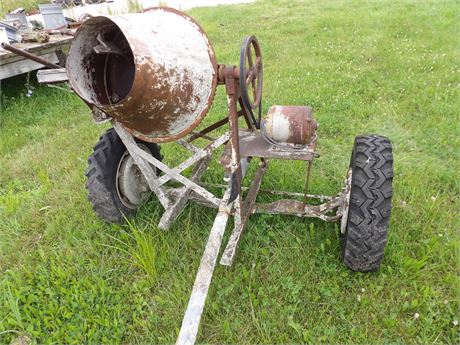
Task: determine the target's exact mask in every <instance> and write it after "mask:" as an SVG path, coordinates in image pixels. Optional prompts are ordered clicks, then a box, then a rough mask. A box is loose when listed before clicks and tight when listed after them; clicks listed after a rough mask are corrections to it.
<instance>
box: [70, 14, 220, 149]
mask: <svg viewBox="0 0 460 345" xmlns="http://www.w3.org/2000/svg"><path fill="white" fill-rule="evenodd" d="M66 66H67V74H68V78H69V82H70V85H71V86H72V89H73V90H74V91H75V92H76V93H77V94H78V95H79V96H80V97H81V98H82V99H83V100H84V101H85V102H86V103H87V104H88V105H89V106H90V107H96V108H98V109H100V110H101V111H103V112H104V113H106V114H107V115H109V116H110V117H112V118H113V120H114V121H117V122H119V123H120V124H121V125H123V126H124V127H125V128H126V129H127V130H128V131H129V132H131V133H132V134H133V135H134V136H136V137H138V138H140V139H142V140H145V141H150V142H168V141H173V140H176V139H179V138H181V137H183V136H184V135H186V134H187V133H189V132H190V131H192V130H193V128H195V127H196V126H197V125H198V124H199V123H200V122H201V120H202V119H203V118H204V116H205V115H206V113H207V111H208V109H209V107H210V105H211V102H212V99H213V97H214V93H215V89H216V86H217V64H216V59H215V55H214V51H213V49H212V47H211V45H210V43H209V40H208V38H207V37H206V34H205V33H204V31H203V30H202V29H201V27H200V26H199V25H198V24H197V23H196V22H195V21H194V20H193V19H192V18H190V17H189V16H187V15H186V14H184V13H182V12H180V11H177V10H174V9H170V8H153V9H150V10H149V11H147V12H144V13H137V14H127V15H115V16H98V17H92V18H90V19H88V20H87V21H85V22H84V23H83V24H82V26H81V27H80V28H79V29H78V30H77V32H76V35H75V38H74V39H73V41H72V44H71V47H70V51H69V55H68V59H67V64H66Z"/></svg>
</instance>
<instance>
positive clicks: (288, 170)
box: [0, 0, 460, 344]
mask: <svg viewBox="0 0 460 345" xmlns="http://www.w3.org/2000/svg"><path fill="white" fill-rule="evenodd" d="M190 13H191V15H192V16H193V17H194V18H196V19H197V20H198V22H200V23H201V25H202V26H203V27H204V28H205V30H206V31H207V32H208V34H209V36H210V39H211V41H212V42H213V44H214V48H215V51H216V54H217V57H218V61H219V62H222V63H224V62H225V63H237V61H238V55H239V49H240V44H241V43H242V39H243V37H244V36H245V35H248V34H254V35H256V36H257V37H258V39H259V41H260V43H261V45H262V53H263V59H264V70H265V76H264V81H265V86H264V109H265V110H267V109H268V107H269V106H270V105H274V104H308V105H311V106H313V107H314V109H315V117H316V119H317V120H318V122H319V123H320V127H319V136H320V137H319V145H318V149H319V151H320V153H321V154H322V156H321V158H320V159H318V160H317V161H316V162H315V165H314V169H313V177H312V183H311V189H312V192H317V193H325V194H334V193H335V192H336V191H337V190H338V189H339V188H340V187H341V184H342V181H343V179H344V176H345V171H346V168H347V165H348V161H349V157H350V151H351V146H352V143H353V139H354V136H355V135H358V134H365V133H378V134H382V135H386V136H388V137H389V138H390V139H391V140H392V142H393V145H394V158H395V161H394V165H395V175H394V197H393V213H392V218H391V228H390V234H389V241H388V245H387V250H386V257H385V259H384V261H383V264H382V267H381V269H380V271H379V272H376V273H373V274H358V273H353V272H351V271H349V270H348V269H347V268H346V267H344V266H343V265H342V264H341V262H340V260H339V237H338V228H337V225H334V224H326V223H323V222H321V221H319V220H304V219H298V218H295V217H283V216H270V215H256V216H253V217H251V220H250V224H249V226H248V228H247V232H246V233H245V235H244V237H243V240H242V242H241V245H240V251H239V254H238V257H237V260H236V263H235V264H234V266H233V267H232V268H229V269H228V268H224V267H222V266H218V267H217V269H216V271H215V275H214V279H213V282H212V285H211V289H210V291H209V296H208V300H207V303H206V307H205V312H204V314H203V318H202V323H201V328H200V332H199V336H198V341H199V342H200V343H245V344H249V343H372V344H374V343H412V344H419V343H434V342H437V343H451V344H458V343H459V342H460V341H459V327H458V326H456V325H455V324H454V321H455V320H459V319H460V312H459V297H460V296H459V283H460V281H459V270H460V263H459V258H460V257H459V233H458V230H459V225H460V224H459V219H460V218H459V209H460V203H459V180H460V179H459V177H460V176H459V168H460V166H459V162H460V160H459V158H460V157H459V152H460V139H459V138H460V136H459V133H460V128H459V116H458V114H459V109H460V97H459V96H460V95H459V88H458V87H459V81H460V78H459V75H460V74H459V72H460V70H459V43H460V42H459V36H458V33H459V23H460V21H459V19H460V18H459V13H458V3H457V2H456V1H423V2H421V1H398V2H395V1H389V0H387V1H372V2H364V1H334V2H322V1H319V0H316V1H306V2H300V1H270V2H266V1H264V2H258V3H256V4H250V5H241V6H232V7H217V8H212V9H206V8H203V9H195V10H193V11H191V12H190ZM24 84H25V79H23V78H15V79H11V80H7V81H3V82H2V89H1V91H2V97H3V106H2V108H1V110H2V112H1V117H0V272H1V276H0V343H9V342H10V341H11V340H12V339H15V338H16V337H17V336H18V334H22V335H26V336H29V337H30V338H31V339H32V341H33V342H35V343H83V342H84V343H172V342H174V341H175V338H176V336H177V334H178V330H179V327H180V323H181V319H182V316H183V312H184V311H185V308H186V304H187V301H188V297H189V293H190V291H191V288H192V285H193V281H194V277H195V273H196V269H197V267H198V263H199V260H200V257H201V253H202V250H203V248H204V245H205V242H206V239H207V234H208V232H209V230H210V228H211V225H212V222H213V218H214V215H215V211H209V212H208V211H204V210H203V208H202V207H199V206H197V205H190V206H188V207H187V208H186V209H185V210H184V212H183V213H182V214H181V216H180V218H179V220H178V221H177V222H176V223H175V225H174V226H173V227H172V229H171V230H170V231H169V232H167V233H164V234H163V233H162V232H161V231H160V230H158V229H157V228H156V224H157V223H158V221H159V219H160V216H161V210H160V205H159V203H158V202H157V201H155V200H153V201H151V202H149V203H147V204H146V205H145V206H143V207H142V209H141V210H140V212H139V214H138V216H137V218H136V219H135V220H132V221H131V224H130V225H125V226H116V225H107V224H104V223H103V222H101V221H100V220H98V219H97V218H96V216H95V215H94V213H93V212H92V210H91V206H90V204H89V203H88V202H87V200H86V191H85V188H84V183H85V178H84V175H83V172H84V170H85V167H86V159H87V157H88V156H89V154H90V152H91V150H92V147H93V145H94V144H95V143H96V141H97V139H98V136H99V135H100V134H101V133H102V132H103V131H104V130H105V128H106V126H96V125H94V124H93V123H92V120H91V117H90V115H89V110H88V109H87V108H86V107H85V105H84V104H83V103H82V102H81V101H80V100H79V99H77V97H76V96H75V95H72V94H70V93H66V92H63V91H60V90H56V89H51V88H47V87H44V86H35V87H36V88H35V90H34V94H33V96H32V97H31V98H27V97H25V91H26V88H25V86H24ZM225 105H226V100H225V98H224V95H223V90H222V88H220V89H219V92H218V94H217V95H216V98H215V101H214V106H213V107H212V110H211V112H210V114H209V115H208V116H207V118H206V119H205V122H206V123H210V122H211V121H212V120H215V119H217V118H219V117H220V116H222V115H223V114H224V111H225ZM163 152H164V153H165V155H166V160H167V161H168V162H169V163H177V162H179V161H180V158H181V155H180V154H177V153H176V152H175V149H174V147H171V146H170V145H169V146H168V145H164V146H163ZM303 169H304V167H303V166H302V165H301V164H298V163H288V162H273V164H272V165H271V167H270V170H269V172H268V175H267V176H266V179H265V180H264V183H263V188H276V189H286V190H291V191H301V190H302V185H303V182H302V178H303V174H304V170H303ZM221 178H222V171H221V169H220V168H219V166H218V164H217V163H216V162H214V163H213V164H212V166H211V170H210V172H209V173H208V174H207V175H205V180H206V181H211V182H215V183H220V182H221ZM228 232H229V231H228V230H227V234H226V238H228ZM416 313H417V314H418V315H419V317H418V318H414V315H415V314H416Z"/></svg>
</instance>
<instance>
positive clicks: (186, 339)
mask: <svg viewBox="0 0 460 345" xmlns="http://www.w3.org/2000/svg"><path fill="white" fill-rule="evenodd" d="M229 198H230V189H227V191H226V192H225V195H224V197H223V199H222V203H221V204H220V206H219V211H218V213H217V216H216V219H215V220H214V224H213V226H212V229H211V232H210V234H209V238H208V243H207V244H206V248H205V250H204V253H203V256H202V258H201V262H200V267H199V268H198V273H197V275H196V278H195V283H194V285H193V290H192V295H191V296H190V300H189V302H188V305H187V310H186V311H185V315H184V319H183V320H182V327H181V329H180V332H179V337H178V338H177V341H176V345H184V344H194V343H195V338H196V335H197V333H198V326H199V324H200V319H201V314H202V313H203V308H204V304H205V302H206V297H207V295H208V290H209V285H210V284H211V278H212V275H213V273H214V267H215V266H216V261H217V255H218V254H219V249H220V245H221V243H222V236H223V235H224V231H225V227H226V226H227V221H228V217H229V215H230V209H231V205H227V203H228V200H229Z"/></svg>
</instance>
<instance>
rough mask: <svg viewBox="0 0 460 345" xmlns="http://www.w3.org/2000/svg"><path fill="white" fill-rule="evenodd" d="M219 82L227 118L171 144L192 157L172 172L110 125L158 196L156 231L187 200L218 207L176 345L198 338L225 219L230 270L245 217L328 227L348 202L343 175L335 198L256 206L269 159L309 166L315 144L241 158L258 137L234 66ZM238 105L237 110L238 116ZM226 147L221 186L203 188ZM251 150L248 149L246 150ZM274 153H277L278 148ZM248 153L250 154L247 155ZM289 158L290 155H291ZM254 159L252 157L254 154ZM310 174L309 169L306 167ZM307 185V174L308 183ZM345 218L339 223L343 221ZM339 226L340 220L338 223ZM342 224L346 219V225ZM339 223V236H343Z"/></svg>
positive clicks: (314, 197) (168, 222) (226, 258)
mask: <svg viewBox="0 0 460 345" xmlns="http://www.w3.org/2000/svg"><path fill="white" fill-rule="evenodd" d="M219 71H220V73H219V74H220V76H221V77H220V78H219V84H225V89H226V93H227V100H228V109H227V111H228V116H227V117H225V118H224V119H222V120H220V121H217V122H216V123H214V124H212V125H211V126H209V127H207V128H205V129H203V130H201V131H200V132H193V133H190V134H189V135H188V136H187V137H185V138H183V139H179V140H177V141H176V143H178V144H180V145H181V146H183V147H184V148H186V149H187V150H189V151H190V152H191V153H192V155H191V156H190V157H189V158H187V159H186V160H184V161H183V162H182V163H180V164H179V165H178V166H176V167H174V168H171V167H169V166H167V165H166V164H164V163H163V162H161V161H160V160H158V159H156V158H155V157H153V156H152V155H151V154H149V153H147V152H145V151H144V150H142V149H141V148H140V147H139V146H138V145H137V143H136V142H135V140H134V138H133V136H132V135H131V134H130V133H129V132H128V131H127V130H126V129H125V128H124V127H123V126H122V125H120V124H118V123H117V122H115V121H113V126H114V128H115V130H116V131H117V133H118V135H119V136H120V138H121V140H122V141H123V143H124V144H125V146H126V148H127V150H128V151H129V154H130V155H131V156H132V157H133V159H134V161H135V163H136V164H137V165H138V167H139V169H140V170H141V172H142V174H143V175H144V176H145V178H146V180H147V182H148V185H149V188H150V189H151V190H152V192H153V193H155V195H156V196H157V197H158V200H159V201H160V203H161V205H162V206H163V208H164V209H165V212H164V213H163V216H162V217H161V219H160V222H159V224H158V226H159V227H160V228H161V229H163V230H167V229H168V228H169V227H170V226H171V225H172V223H173V222H174V221H175V220H176V219H177V217H178V216H179V214H180V212H181V211H182V210H183V209H184V207H185V205H186V204H187V202H188V201H196V202H198V203H200V204H203V205H205V206H207V207H212V208H217V209H218V212H217V215H216V218H215V220H214V223H213V226H212V228H211V231H210V234H209V238H208V241H207V244H206V248H205V250H204V253H203V256H202V258H201V262H200V266H199V268H198V272H197V275H196V278H195V283H194V286H193V290H192V293H191V296H190V300H189V303H188V306H187V309H186V312H185V315H184V319H183V322H182V327H181V330H180V332H179V337H178V339H177V344H193V343H194V342H195V339H196V335H197V333H198V326H199V322H200V319H201V315H202V313H203V308H204V304H205V301H206V296H207V293H208V290H209V286H210V283H211V278H212V275H213V272H214V268H215V265H216V262H217V257H218V254H219V250H220V247H221V243H222V237H223V234H224V232H225V228H226V226H227V221H228V218H229V216H231V215H233V216H234V219H235V221H234V228H233V230H232V233H231V235H230V239H229V241H228V243H227V245H226V248H225V250H224V252H223V254H222V257H221V259H220V264H222V265H225V266H231V265H232V264H233V262H234V259H235V254H236V251H237V249H238V244H239V241H240V239H241V237H242V234H243V232H244V230H245V228H246V226H247V223H248V220H249V217H250V215H251V214H253V213H270V214H286V215H296V216H299V217H314V218H319V219H322V220H324V221H327V222H333V221H337V220H339V219H340V218H341V217H342V215H345V214H346V213H347V209H348V199H349V195H350V186H351V172H350V171H349V172H348V175H347V179H346V180H345V187H344V189H343V190H342V191H340V192H339V193H338V194H337V195H335V196H325V195H312V194H307V191H305V193H289V192H282V191H270V190H262V192H269V193H272V194H277V195H282V196H296V197H301V196H302V197H303V198H304V201H299V200H297V199H285V198H284V199H280V200H278V201H275V202H271V203H257V202H256V199H257V195H258V194H259V192H261V188H260V187H261V184H262V180H263V177H264V175H265V173H266V171H267V169H268V158H281V159H291V160H292V159H298V160H304V161H307V164H309V165H311V163H312V161H313V159H314V157H315V152H314V149H315V145H312V146H309V147H308V148H307V149H306V151H305V152H297V153H296V155H292V152H289V151H286V152H277V153H276V154H275V155H273V152H271V153H270V152H268V150H267V149H265V151H264V149H262V150H261V151H260V152H259V153H258V155H257V157H252V156H248V157H244V156H243V155H240V149H241V147H240V145H241V143H242V141H241V139H242V138H245V137H246V138H247V137H248V135H249V136H251V135H252V136H256V135H258V133H259V132H260V131H259V130H257V129H256V128H255V126H254V124H253V122H252V121H251V118H250V117H249V115H248V112H247V111H246V109H245V107H244V106H242V104H241V98H240V97H241V94H240V89H239V83H238V75H239V73H238V72H239V71H238V68H236V67H235V66H230V67H228V66H225V65H219ZM238 104H239V105H240V107H241V110H239V111H238V109H237V106H238ZM240 116H243V117H244V118H245V121H246V124H247V127H248V129H246V130H244V131H241V133H240V131H239V128H238V118H239V117H240ZM226 124H228V125H229V130H228V131H227V132H226V133H224V134H223V135H220V136H219V137H217V138H216V139H213V138H211V137H210V136H209V135H208V134H209V133H211V132H212V131H215V130H216V129H218V128H220V127H222V126H224V125H226ZM197 138H205V139H207V140H209V141H210V143H209V144H208V145H207V146H205V147H204V148H200V147H198V146H196V145H194V144H193V141H194V140H196V139H197ZM223 145H225V150H224V153H223V154H222V156H221V164H222V165H223V167H224V170H225V178H224V180H225V181H226V182H227V184H226V185H225V184H224V185H204V184H201V183H200V178H201V177H202V175H203V173H204V172H205V171H206V169H207V168H208V166H209V162H210V160H211V158H212V156H213V154H214V153H215V151H216V149H218V148H219V147H221V146H223ZM242 151H243V153H244V152H245V151H248V148H247V147H243V148H242ZM249 151H250V150H249ZM278 151H279V149H278ZM251 152H252V151H251ZM290 153H291V154H290ZM253 154H254V153H253ZM252 160H258V163H257V164H258V168H257V170H256V172H255V175H254V177H253V179H252V183H251V184H250V186H249V188H243V187H242V186H241V182H242V180H243V178H244V176H245V174H246V171H247V167H248V165H249V164H250V163H251V161H252ZM153 167H156V168H157V169H161V171H162V172H163V175H162V176H157V175H156V174H155V169H154V168H153ZM189 167H193V171H192V173H191V176H190V177H185V176H184V175H182V172H183V171H184V170H185V169H187V168H189ZM308 170H309V168H308ZM171 180H175V181H177V182H179V183H181V184H182V185H183V186H182V187H178V188H177V187H176V188H172V187H168V186H167V185H166V183H167V182H169V181H171ZM306 185H307V186H308V175H307V183H306ZM206 187H208V188H210V187H222V188H225V191H224V193H223V196H222V197H219V196H217V195H215V194H214V193H212V192H210V191H209V190H208V189H207V188H206ZM246 190H247V193H246V198H245V199H244V200H243V198H242V194H243V191H246ZM307 199H308V200H319V201H320V202H321V204H320V205H312V204H309V203H307V202H306V201H307ZM344 218H345V217H343V218H342V220H343V219H344ZM342 223H343V221H342ZM345 224H346V220H345ZM343 230H344V229H343V224H342V231H343Z"/></svg>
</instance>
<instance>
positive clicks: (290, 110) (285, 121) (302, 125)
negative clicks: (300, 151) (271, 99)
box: [264, 105, 317, 145]
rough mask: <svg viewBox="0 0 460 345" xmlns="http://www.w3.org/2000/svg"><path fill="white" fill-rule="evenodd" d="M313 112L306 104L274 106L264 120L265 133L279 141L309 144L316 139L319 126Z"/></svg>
mask: <svg viewBox="0 0 460 345" xmlns="http://www.w3.org/2000/svg"><path fill="white" fill-rule="evenodd" d="M312 113H313V110H312V109H311V108H310V107H305V106H279V105H275V106H272V107H270V109H268V113H267V116H266V118H265V121H264V130H265V133H266V135H267V136H268V137H270V138H271V139H272V140H274V141H276V142H278V143H282V144H295V145H308V144H310V143H311V142H312V141H313V140H315V132H316V128H317V124H316V121H315V120H313V117H312Z"/></svg>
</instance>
